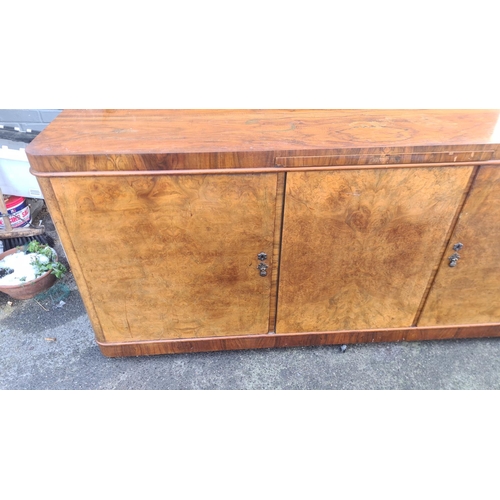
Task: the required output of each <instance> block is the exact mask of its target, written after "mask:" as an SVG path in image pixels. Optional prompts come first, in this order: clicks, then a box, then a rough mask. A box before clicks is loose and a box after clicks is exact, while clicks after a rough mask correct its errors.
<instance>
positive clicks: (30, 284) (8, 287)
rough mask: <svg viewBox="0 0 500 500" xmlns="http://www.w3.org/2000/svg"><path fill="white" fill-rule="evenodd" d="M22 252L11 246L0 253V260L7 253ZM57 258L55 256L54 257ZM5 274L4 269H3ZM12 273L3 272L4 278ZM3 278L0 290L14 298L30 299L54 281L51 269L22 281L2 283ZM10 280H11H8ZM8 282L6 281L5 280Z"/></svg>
mask: <svg viewBox="0 0 500 500" xmlns="http://www.w3.org/2000/svg"><path fill="white" fill-rule="evenodd" d="M18 252H19V253H24V252H22V250H19V249H18V248H12V249H11V250H8V251H7V252H3V253H1V254H0V261H2V260H3V259H5V257H7V256H9V255H14V254H16V253H18ZM55 258H56V260H57V256H56V257H55ZM4 274H5V271H4ZM12 274H13V273H11V272H8V271H7V274H5V277H6V278H9V277H10V276H12ZM2 281H3V280H1V279H0V292H3V293H6V294H7V295H9V296H11V297H12V298H14V299H31V298H33V297H35V295H38V294H39V293H41V292H43V291H45V290H48V289H49V288H50V287H51V286H52V285H53V284H54V283H55V281H56V276H55V275H54V274H52V272H51V271H47V272H45V273H44V274H42V275H41V276H39V277H38V278H35V279H31V280H26V281H24V282H22V283H14V284H3V283H2ZM9 281H11V280H9ZM7 283H8V281H7Z"/></svg>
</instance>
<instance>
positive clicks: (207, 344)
mask: <svg viewBox="0 0 500 500" xmlns="http://www.w3.org/2000/svg"><path fill="white" fill-rule="evenodd" d="M481 337H500V323H494V324H492V323H489V324H485V325H455V326H436V327H413V328H403V329H385V330H358V331H345V330H344V331H333V332H308V333H284V334H283V333H282V334H274V333H270V334H266V335H247V336H227V337H210V338H196V339H175V340H148V341H144V340H143V341H136V342H134V341H132V342H113V343H111V342H110V343H107V342H97V343H98V345H99V348H100V349H101V352H102V354H104V355H105V356H107V357H111V358H114V357H126V356H153V355H160V354H185V353H192V352H210V351H232V350H240V349H270V348H277V347H306V346H320V345H336V344H340V345H341V344H368V343H372V342H403V341H406V342H414V341H419V340H445V339H467V338H481Z"/></svg>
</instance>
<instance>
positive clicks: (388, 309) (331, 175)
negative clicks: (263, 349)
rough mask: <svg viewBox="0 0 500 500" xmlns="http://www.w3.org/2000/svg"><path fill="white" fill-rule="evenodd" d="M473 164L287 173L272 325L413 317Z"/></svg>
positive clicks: (380, 323)
mask: <svg viewBox="0 0 500 500" xmlns="http://www.w3.org/2000/svg"><path fill="white" fill-rule="evenodd" d="M473 168H474V167H446V168H442V167H441V168H420V167H418V168H387V169H384V168H374V169H359V170H332V171H310V172H289V173H288V174H287V179H286V190H285V208H284V219H283V236H282V247H281V260H280V271H279V288H278V310H277V324H276V332H277V333H293V332H318V331H332V330H360V329H380V328H399V327H409V326H412V325H414V324H415V323H416V320H417V316H418V313H419V310H420V309H421V306H422V303H423V302H422V301H423V299H424V297H425V294H426V293H427V290H428V287H429V286H430V283H431V281H432V278H433V276H434V273H435V271H436V269H437V266H438V264H439V262H440V259H441V257H442V254H443V251H444V250H445V247H446V243H447V239H448V238H449V235H450V232H451V230H452V225H453V223H454V220H455V218H456V216H457V213H458V211H459V209H460V207H461V205H462V203H463V200H464V196H465V195H466V191H467V188H468V185H469V180H470V177H471V174H472V172H473Z"/></svg>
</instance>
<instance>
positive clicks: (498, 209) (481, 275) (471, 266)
mask: <svg viewBox="0 0 500 500" xmlns="http://www.w3.org/2000/svg"><path fill="white" fill-rule="evenodd" d="M457 243H462V244H463V248H462V249H461V250H458V252H457V253H458V255H460V258H459V259H458V262H457V265H456V266H455V267H450V260H449V257H450V256H452V255H453V254H454V253H455V250H454V249H453V246H454V245H456V244H457ZM491 322H500V168H498V167H481V168H480V169H479V172H478V175H477V177H476V179H475V181H474V185H473V186H472V189H471V192H470V195H469V197H468V198H467V201H466V202H465V205H464V208H463V210H462V213H461V214H460V217H459V219H458V222H457V225H456V228H455V230H454V232H453V236H452V237H451V239H450V244H449V247H448V249H447V252H446V253H445V254H444V256H443V260H442V262H441V266H440V268H439V271H438V274H437V276H436V280H435V282H434V284H433V286H432V288H431V291H430V293H429V298H428V300H427V302H426V304H425V307H424V309H423V311H422V315H421V318H420V320H419V322H418V324H419V326H427V325H463V324H474V323H491Z"/></svg>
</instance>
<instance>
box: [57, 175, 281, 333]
mask: <svg viewBox="0 0 500 500" xmlns="http://www.w3.org/2000/svg"><path fill="white" fill-rule="evenodd" d="M51 184H52V188H53V191H54V194H55V197H56V199H57V202H58V204H59V208H60V211H61V214H62V216H63V218H64V224H65V226H66V229H67V234H68V235H69V238H70V244H71V245H72V247H73V249H74V255H76V257H77V259H78V261H79V266H80V267H81V270H82V277H83V279H84V280H85V286H86V287H87V288H88V291H89V297H90V300H91V301H92V306H93V307H94V308H95V311H96V314H97V317H98V320H99V322H100V326H101V328H102V331H103V333H104V337H105V341H106V342H127V341H140V340H162V339H167V340H168V339H181V338H196V337H214V336H224V335H244V334H262V333H267V332H268V330H269V309H270V308H269V304H270V291H271V272H270V270H271V269H272V266H273V264H274V263H273V262H272V256H273V239H274V222H275V202H276V188H277V175H276V174H248V175H247V174H244V175H243V174H242V175H225V174H218V175H163V176H162V175H159V176H147V175H144V176H139V175H138V176H135V175H134V176H113V177H98V178H96V177H67V178H63V177H61V178H52V179H51ZM259 253H265V254H267V259H266V261H265V262H266V265H267V266H269V267H268V269H269V272H267V274H266V275H265V276H261V273H260V272H259V269H258V268H257V265H258V264H259V263H260V262H259V260H258V259H257V255H258V254H259ZM70 264H71V262H70Z"/></svg>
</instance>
